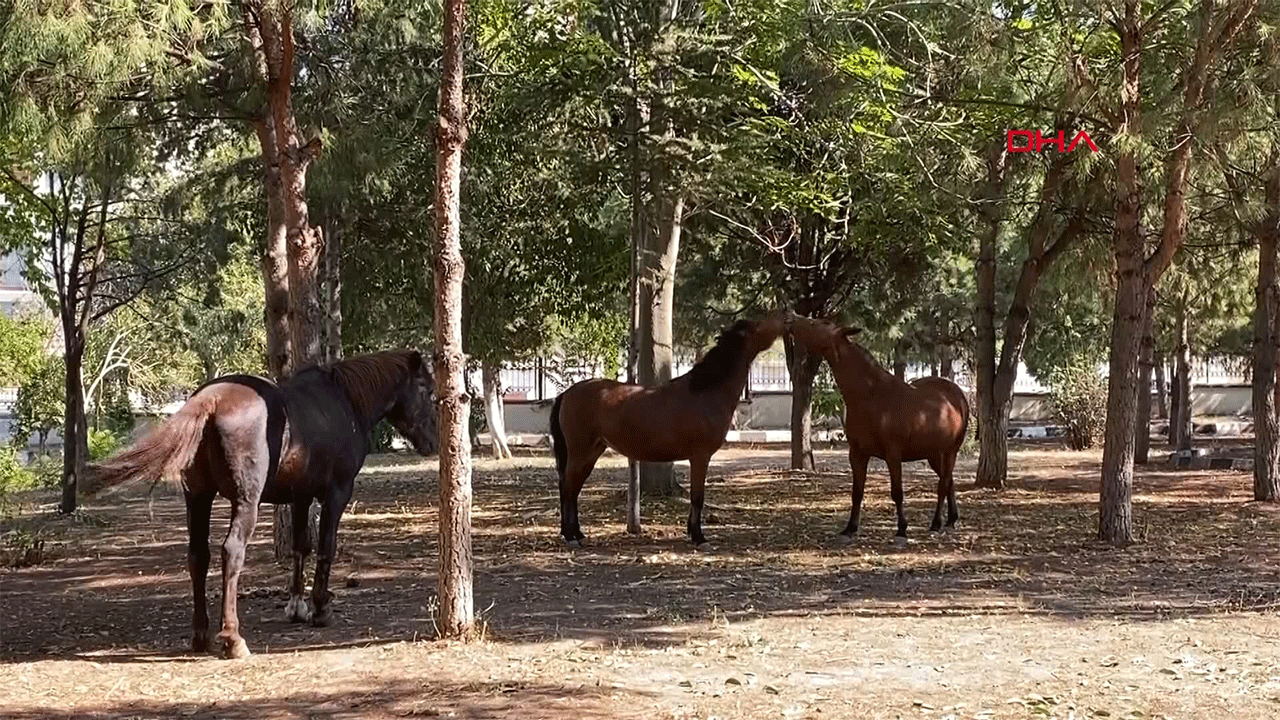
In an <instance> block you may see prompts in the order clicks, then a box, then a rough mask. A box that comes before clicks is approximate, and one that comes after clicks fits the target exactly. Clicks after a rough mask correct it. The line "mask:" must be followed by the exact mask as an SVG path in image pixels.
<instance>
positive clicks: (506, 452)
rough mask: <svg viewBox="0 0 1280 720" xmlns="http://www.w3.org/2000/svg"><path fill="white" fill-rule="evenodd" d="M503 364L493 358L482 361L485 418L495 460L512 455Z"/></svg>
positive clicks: (481, 373) (490, 447)
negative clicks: (505, 412)
mask: <svg viewBox="0 0 1280 720" xmlns="http://www.w3.org/2000/svg"><path fill="white" fill-rule="evenodd" d="M501 370H502V366H501V365H499V364H498V363H496V362H494V361H492V360H483V361H481V362H480V378H481V381H482V382H483V383H484V419H485V421H486V422H487V423H488V424H489V449H490V451H491V452H492V454H493V459H494V460H502V459H504V458H509V457H511V448H510V447H508V446H507V430H506V422H505V420H506V418H505V417H503V412H502V375H501Z"/></svg>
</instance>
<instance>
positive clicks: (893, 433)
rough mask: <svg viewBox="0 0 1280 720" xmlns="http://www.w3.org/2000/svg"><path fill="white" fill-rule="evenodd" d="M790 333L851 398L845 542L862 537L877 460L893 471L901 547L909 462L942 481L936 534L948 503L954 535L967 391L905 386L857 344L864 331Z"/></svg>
mask: <svg viewBox="0 0 1280 720" xmlns="http://www.w3.org/2000/svg"><path fill="white" fill-rule="evenodd" d="M790 332H791V336H792V337H793V338H794V339H795V341H796V342H798V343H800V344H801V345H804V346H805V347H807V348H808V349H810V350H814V351H817V352H819V353H821V354H822V356H823V357H824V358H826V360H827V363H828V364H830V366H831V372H832V374H833V375H834V376H835V380H836V385H837V386H838V387H839V388H840V395H841V396H843V398H844V406H845V410H844V432H845V437H846V438H847V439H848V441H849V465H850V466H851V467H852V468H853V507H852V508H851V509H850V511H849V524H848V525H847V526H845V529H844V530H843V531H842V532H841V535H843V536H845V537H846V538H850V539H852V537H853V536H854V535H856V534H857V532H858V515H859V513H860V512H861V509H862V496H863V490H864V488H865V487H866V483H867V462H868V461H869V460H870V459H871V458H873V457H877V458H880V459H881V460H883V461H884V462H885V464H886V465H888V466H889V486H890V491H891V493H892V495H893V504H894V505H895V506H896V507H897V511H898V533H897V538H898V539H899V542H905V541H906V538H907V518H906V515H904V514H903V511H902V463H904V462H911V461H915V460H927V461H928V462H929V467H931V468H933V471H934V472H935V473H937V475H938V503H937V506H936V507H935V508H934V511H933V522H932V524H930V526H929V530H930V532H937V531H940V530H942V529H943V526H942V502H943V500H944V499H945V500H946V502H947V524H946V527H947V528H952V527H954V526H955V524H956V520H958V519H959V518H960V514H959V513H958V512H957V510H956V491H955V481H954V478H953V472H954V471H955V466H956V455H957V454H959V452H960V447H961V446H962V445H963V444H964V439H965V433H966V432H967V431H968V428H969V417H970V412H969V411H970V408H969V399H968V397H966V396H965V393H964V390H961V389H960V386H959V385H956V384H955V383H954V382H952V381H950V380H948V379H946V378H941V377H922V378H917V379H915V380H912V381H911V382H909V383H908V382H904V381H902V380H900V379H898V377H897V376H895V375H894V374H893V373H891V372H889V371H888V370H886V369H885V368H884V367H882V366H881V365H880V364H879V363H877V362H876V361H875V359H874V358H873V357H871V353H869V352H867V350H866V349H865V348H863V347H862V346H861V345H859V344H858V343H857V342H855V341H854V338H855V337H857V336H858V334H859V333H861V332H862V328H859V327H841V326H839V325H837V324H835V323H833V322H830V321H828V320H813V319H809V318H804V317H799V316H796V317H794V318H792V321H791V324H790Z"/></svg>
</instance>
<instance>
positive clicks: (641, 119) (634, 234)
mask: <svg viewBox="0 0 1280 720" xmlns="http://www.w3.org/2000/svg"><path fill="white" fill-rule="evenodd" d="M637 62H638V59H637V58H635V57H631V58H630V62H629V72H630V82H631V90H632V92H631V97H630V99H629V101H628V102H627V131H628V132H627V142H628V144H629V146H630V147H629V150H630V153H629V154H630V162H631V168H630V172H631V188H630V194H631V198H630V201H631V228H630V240H631V242H630V257H629V260H630V263H631V268H630V270H631V274H630V278H629V285H628V286H627V315H628V319H627V322H628V324H629V327H628V332H627V382H628V383H633V384H634V383H636V382H637V378H638V375H637V372H638V368H637V366H638V365H639V362H640V265H641V262H642V261H641V258H642V257H643V251H644V249H645V238H646V237H648V220H647V219H646V213H645V208H646V207H647V206H648V205H647V202H646V200H645V197H644V148H643V145H642V143H641V133H642V131H643V130H644V126H645V125H646V124H647V123H648V113H647V108H646V107H645V106H644V104H643V100H642V99H641V97H640V92H639V77H638V76H637V68H636V63H637ZM640 493H641V488H640V463H638V462H636V461H635V460H631V459H628V460H627V532H628V533H630V534H632V535H639V534H640V532H641V527H640Z"/></svg>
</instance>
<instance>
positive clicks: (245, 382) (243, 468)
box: [84, 350, 437, 659]
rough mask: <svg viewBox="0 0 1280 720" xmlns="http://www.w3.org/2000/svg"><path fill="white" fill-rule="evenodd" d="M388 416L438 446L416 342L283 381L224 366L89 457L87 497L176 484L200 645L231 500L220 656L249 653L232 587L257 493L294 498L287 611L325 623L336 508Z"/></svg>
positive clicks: (423, 449) (425, 368) (410, 434)
mask: <svg viewBox="0 0 1280 720" xmlns="http://www.w3.org/2000/svg"><path fill="white" fill-rule="evenodd" d="M384 417H385V418H386V419H388V420H389V421H390V422H391V424H392V426H393V427H395V428H396V430H398V431H399V432H400V434H401V435H403V436H404V437H405V439H407V440H408V441H409V442H410V443H411V444H412V445H413V447H414V449H415V450H417V451H418V452H419V453H420V454H422V455H424V456H426V455H431V454H432V453H434V452H435V451H436V447H437V439H436V417H437V410H436V408H435V383H434V382H433V378H432V375H431V370H430V367H429V364H428V363H426V362H424V361H423V358H422V355H421V354H420V353H419V352H418V351H416V350H390V351H384V352H377V353H369V354H366V355H357V356H354V357H352V358H349V359H347V360H343V361H341V362H337V363H334V364H332V365H325V366H310V367H306V368H303V369H302V370H300V371H298V372H297V373H296V374H294V375H293V376H292V377H289V378H288V379H286V380H284V381H283V382H281V383H279V384H276V383H274V382H272V381H270V380H267V379H266V378H261V377H257V376H253V375H227V376H224V377H219V378H216V379H214V380H211V381H209V382H207V383H205V384H204V385H202V386H200V387H199V388H198V389H197V390H196V392H195V393H194V394H192V396H191V397H190V399H188V400H187V402H186V404H184V405H183V406H182V408H181V409H179V410H178V412H176V413H174V415H173V416H172V417H170V418H169V419H167V420H166V421H165V422H164V423H162V424H161V425H159V426H158V427H156V428H154V429H152V430H151V431H150V432H149V433H148V434H147V435H145V436H143V437H142V438H141V439H139V440H138V441H137V442H135V443H134V444H133V445H131V446H129V447H127V448H125V449H124V450H121V451H120V452H119V453H117V454H116V455H114V456H113V457H111V458H108V459H106V460H103V461H101V462H99V463H96V464H93V465H90V466H89V471H88V473H86V480H87V482H86V486H85V488H84V490H85V494H86V496H89V497H92V496H94V495H96V494H98V493H100V492H101V491H103V490H105V489H107V488H110V487H114V486H119V485H124V484H128V483H135V482H139V481H144V480H164V481H168V482H170V483H173V484H180V485H181V487H182V490H183V495H184V498H185V500H186V506H187V533H188V545H187V572H188V573H190V575H191V590H192V595H193V599H194V601H195V611H194V614H193V615H192V620H191V629H192V635H191V649H192V650H193V651H195V652H206V651H207V650H208V647H209V613H208V608H207V607H206V605H207V602H206V599H205V580H206V576H207V575H208V572H209V516H210V513H211V511H212V507H213V501H214V498H215V497H216V496H218V495H221V496H222V497H224V498H226V499H228V500H230V501H231V523H230V528H229V529H228V531H227V536H226V539H225V540H224V541H223V543H222V631H221V632H220V633H218V635H217V639H218V640H219V641H220V642H221V643H222V653H223V655H224V656H225V657H228V658H235V659H239V658H245V657H248V656H249V654H250V653H249V647H248V645H247V644H246V643H245V641H244V638H243V637H241V635H240V620H239V617H238V615H237V612H236V593H237V590H238V583H239V579H240V571H241V569H242V568H243V566H244V556H245V549H246V547H247V546H248V543H249V537H250V535H251V534H252V533H253V527H254V524H255V523H256V522H257V519H258V505H259V504H260V503H271V504H287V505H292V506H293V576H292V578H291V582H290V590H289V592H290V597H289V604H288V605H287V606H286V615H287V617H288V619H289V620H290V621H291V622H308V621H309V622H310V623H311V624H312V625H315V626H318V627H319V626H325V625H328V624H330V623H331V622H332V619H333V615H332V607H331V606H330V601H331V600H332V599H333V593H331V592H329V571H330V566H331V565H332V563H333V556H334V551H335V549H336V547H337V534H338V520H339V519H340V518H341V517H342V512H343V511H344V510H345V509H346V507H347V503H348V502H349V501H350V500H351V495H352V492H353V490H354V486H355V477H356V475H357V474H358V473H359V472H360V468H361V467H362V466H363V465H364V461H365V457H366V456H367V455H368V454H369V449H370V431H371V430H372V429H373V427H374V425H376V424H377V423H378V422H379V421H380V420H381V419H383V418H384ZM312 500H317V501H319V503H320V533H319V538H318V539H319V544H320V547H319V550H318V552H317V553H316V574H315V581H314V584H313V587H312V591H311V599H312V602H313V603H314V604H315V611H314V612H312V611H311V610H310V609H309V608H308V606H307V601H306V600H305V599H304V598H303V596H302V590H303V566H304V564H305V563H306V560H307V556H308V555H309V554H310V552H311V547H310V546H309V544H308V540H309V538H308V537H307V515H308V513H307V510H308V509H309V508H310V506H311V502H312Z"/></svg>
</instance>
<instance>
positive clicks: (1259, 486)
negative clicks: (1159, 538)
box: [1253, 164, 1280, 502]
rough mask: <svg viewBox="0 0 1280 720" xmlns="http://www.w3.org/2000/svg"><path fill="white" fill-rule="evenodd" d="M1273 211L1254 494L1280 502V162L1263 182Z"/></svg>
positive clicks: (1265, 258) (1260, 305) (1264, 265)
mask: <svg viewBox="0 0 1280 720" xmlns="http://www.w3.org/2000/svg"><path fill="white" fill-rule="evenodd" d="M1264 195H1265V199H1266V204H1267V209H1268V214H1267V217H1266V219H1265V220H1263V222H1262V223H1261V224H1260V226H1259V228H1258V231H1257V233H1256V234H1257V236H1258V284H1257V288H1256V291H1255V302H1256V305H1255V308H1254V315H1253V427H1254V444H1253V499H1254V500H1261V501H1265V502H1280V423H1277V417H1276V399H1275V398H1276V351H1277V346H1280V335H1277V333H1276V328H1277V322H1278V321H1280V286H1277V283H1276V249H1277V245H1278V244H1280V164H1275V165H1274V166H1273V167H1272V169H1271V172H1270V173H1268V175H1267V179H1266V182H1265V184H1264Z"/></svg>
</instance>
